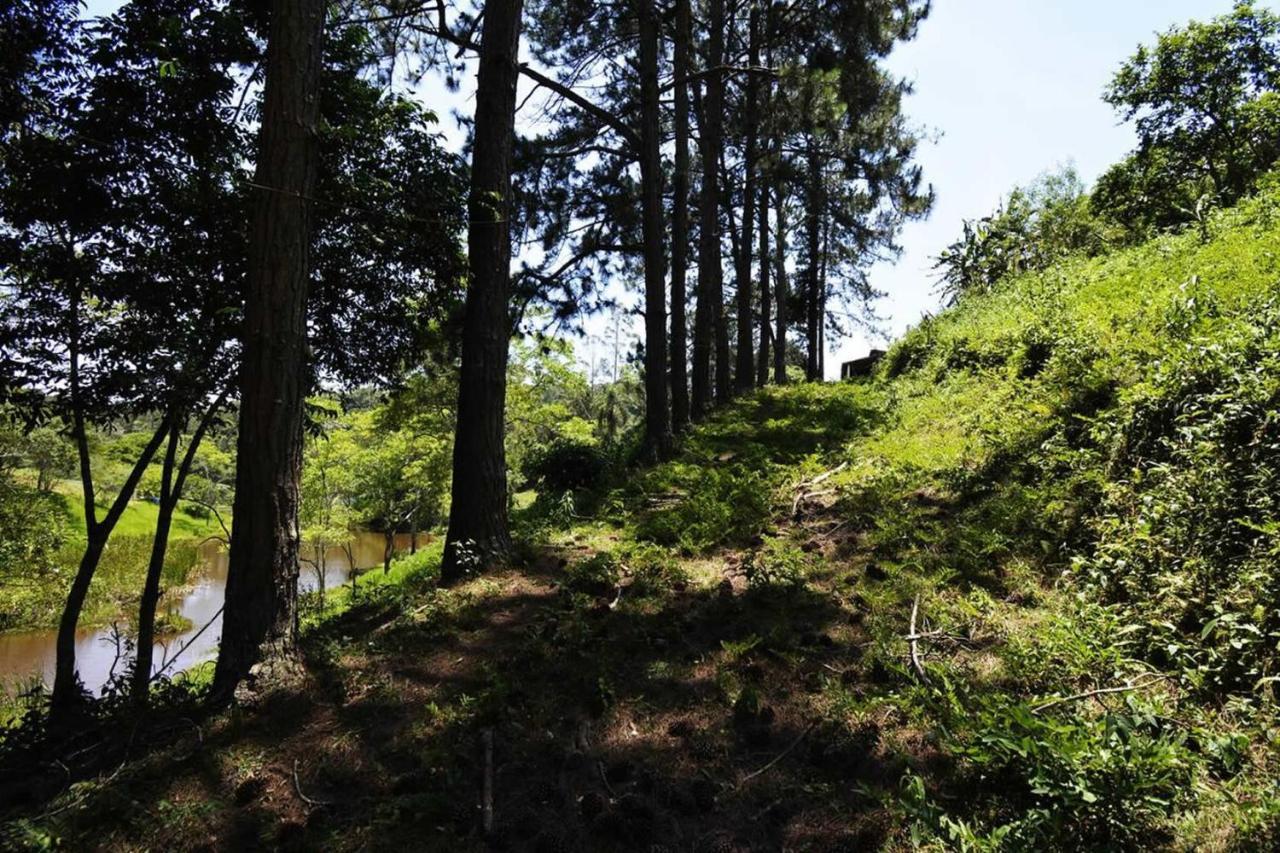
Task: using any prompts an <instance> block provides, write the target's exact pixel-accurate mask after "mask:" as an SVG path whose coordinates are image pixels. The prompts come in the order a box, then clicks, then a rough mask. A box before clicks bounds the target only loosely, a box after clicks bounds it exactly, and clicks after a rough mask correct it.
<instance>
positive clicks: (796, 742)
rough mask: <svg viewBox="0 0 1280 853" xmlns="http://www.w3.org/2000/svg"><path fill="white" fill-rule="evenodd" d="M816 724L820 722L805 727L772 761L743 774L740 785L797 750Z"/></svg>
mask: <svg viewBox="0 0 1280 853" xmlns="http://www.w3.org/2000/svg"><path fill="white" fill-rule="evenodd" d="M816 725H818V722H817V721H816V720H815V721H813V722H812V723H810V724H809V725H808V726H806V727H805V730H804V731H802V732H801V733H800V736H799V737H797V738H796V739H795V740H793V741H791V745H790V746H788V747H787V748H786V749H784V750H782V752H780V753H778V754H777V755H776V756H774V758H773V760H772V761H770V762H769V763H768V764H766V765H765V766H764V767H761V768H760V769H759V770H756V771H755V772H753V773H748V774H747V775H746V776H743V777H742V781H740V782H738V787H739V788H741V787H742V786H743V785H745V784H747V783H748V782H750V781H751V780H752V779H754V778H756V777H757V776H759V775H760V774H762V773H765V772H766V771H768V770H770V769H771V768H772V767H773V766H774V765H775V764H777V763H778V762H779V761H781V760H782V759H784V758H786V757H787V756H788V755H790V754H791V753H792V752H793V751H794V750H795V748H796V747H797V746H799V745H800V741H802V740H804V739H805V738H806V737H808V736H809V732H811V731H813V728H814V726H816Z"/></svg>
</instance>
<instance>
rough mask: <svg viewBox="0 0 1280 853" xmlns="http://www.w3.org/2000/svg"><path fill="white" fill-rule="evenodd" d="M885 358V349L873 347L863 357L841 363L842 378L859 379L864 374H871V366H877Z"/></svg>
mask: <svg viewBox="0 0 1280 853" xmlns="http://www.w3.org/2000/svg"><path fill="white" fill-rule="evenodd" d="M882 358H884V350H882V349H873V350H871V351H870V352H868V353H867V354H866V356H864V357H863V358H855V359H854V360H853V361H846V362H845V363H844V364H842V365H840V378H841V379H857V378H859V377H862V376H870V375H871V368H873V367H875V366H876V362H877V361H879V360H880V359H882Z"/></svg>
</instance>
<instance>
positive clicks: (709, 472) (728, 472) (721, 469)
mask: <svg viewBox="0 0 1280 853" xmlns="http://www.w3.org/2000/svg"><path fill="white" fill-rule="evenodd" d="M690 467H692V466H690ZM690 473H692V478H691V479H692V482H690V483H689V484H688V487H687V488H688V492H687V494H685V495H683V496H681V497H679V498H678V499H677V500H676V501H675V502H674V503H673V504H672V505H670V506H667V507H663V508H659V509H656V510H653V511H651V512H649V513H647V514H646V515H644V516H643V517H642V518H641V520H640V523H639V524H638V525H637V527H636V535H637V537H638V538H640V539H646V540H649V541H651V542H656V543H658V544H659V545H667V546H677V547H680V548H683V549H686V550H689V551H705V550H707V549H708V548H712V547H715V546H716V545H721V544H725V543H741V542H744V541H746V540H748V539H750V538H751V537H753V536H755V535H757V534H758V533H759V532H760V530H761V529H762V527H763V526H764V524H765V522H766V521H767V520H768V518H769V514H770V512H771V511H772V509H773V491H774V483H773V480H772V478H771V477H770V476H768V475H767V474H765V473H763V472H761V471H760V470H758V469H754V468H751V467H748V466H746V465H739V464H730V465H711V466H699V467H697V468H696V469H695V470H693V471H692V472H690Z"/></svg>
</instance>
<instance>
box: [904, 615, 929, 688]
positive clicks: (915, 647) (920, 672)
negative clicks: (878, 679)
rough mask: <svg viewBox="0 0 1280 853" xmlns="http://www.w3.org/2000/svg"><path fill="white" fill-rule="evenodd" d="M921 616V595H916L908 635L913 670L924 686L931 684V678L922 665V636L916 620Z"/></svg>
mask: <svg viewBox="0 0 1280 853" xmlns="http://www.w3.org/2000/svg"><path fill="white" fill-rule="evenodd" d="M919 615H920V593H918V592H917V593H916V599H915V601H914V602H913V603H912V604H911V629H910V633H908V634H907V643H908V645H909V647H910V650H911V668H912V669H914V670H915V671H916V675H917V676H919V678H920V681H921V682H922V683H924V684H928V683H929V676H928V675H926V674H925V671H924V664H922V663H920V634H918V633H917V632H916V618H917V617H918V616H919Z"/></svg>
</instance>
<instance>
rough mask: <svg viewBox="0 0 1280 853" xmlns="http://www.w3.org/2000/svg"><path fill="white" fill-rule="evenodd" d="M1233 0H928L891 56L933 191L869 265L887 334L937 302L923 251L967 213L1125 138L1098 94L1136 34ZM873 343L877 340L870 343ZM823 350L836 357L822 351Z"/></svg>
mask: <svg viewBox="0 0 1280 853" xmlns="http://www.w3.org/2000/svg"><path fill="white" fill-rule="evenodd" d="M1231 6H1232V2H1231V0H934V3H933V10H932V12H931V13H930V16H929V18H928V19H927V20H926V21H925V22H924V24H923V25H922V26H921V28H920V33H919V35H918V37H917V38H916V40H915V41H913V42H910V43H907V44H905V45H902V46H900V47H899V48H898V50H897V51H895V53H894V54H893V55H892V56H890V58H889V66H890V68H892V69H893V70H894V71H895V72H896V73H897V74H899V75H901V76H904V77H906V78H907V79H908V80H911V81H912V82H913V83H914V84H915V93H914V94H913V95H911V96H910V97H909V98H908V99H907V101H906V113H907V115H908V116H909V117H910V119H911V120H912V121H913V122H914V123H916V124H917V125H920V126H923V127H925V128H927V129H928V130H929V131H930V132H931V133H932V134H935V135H936V141H933V142H926V143H925V144H924V145H922V146H921V149H920V152H919V158H918V160H919V162H920V164H921V165H922V166H923V167H924V173H925V180H926V181H927V182H929V183H931V184H932V185H933V187H934V190H935V191H936V193H937V203H936V205H935V206H934V209H933V212H932V214H931V215H930V217H929V219H928V220H927V221H924V222H917V223H911V224H909V225H907V226H906V228H905V229H904V231H903V234H902V238H901V244H902V247H903V254H902V257H901V258H900V259H899V260H898V261H897V263H895V264H881V265H879V266H877V267H876V268H875V269H874V270H873V272H872V277H871V282H872V285H873V286H874V287H875V288H876V289H878V290H882V291H885V292H887V294H888V295H887V296H886V297H885V299H883V300H882V301H881V302H880V303H878V306H877V309H878V313H879V314H880V315H881V316H882V317H884V318H885V319H886V323H885V330H886V331H887V332H888V333H889V335H890V336H891V337H896V336H898V335H900V334H902V332H904V331H905V330H906V329H907V328H908V327H909V326H910V325H912V324H914V323H916V322H918V321H919V319H920V318H921V316H922V315H923V314H924V313H925V312H933V311H936V310H937V309H938V303H939V300H938V298H937V294H936V282H935V280H934V276H933V273H932V271H931V269H930V268H931V267H932V265H933V260H932V259H933V258H934V257H936V256H937V255H938V253H939V252H940V251H941V250H942V249H943V248H945V247H946V246H947V244H949V243H951V242H952V241H953V240H955V239H956V238H957V237H958V236H959V234H960V229H961V222H962V221H963V220H965V219H976V218H978V217H981V216H985V215H986V214H988V213H990V212H992V211H993V210H994V209H995V208H996V206H997V205H998V204H999V203H1000V200H1001V198H1002V197H1003V196H1005V195H1006V194H1007V193H1008V192H1009V191H1010V190H1011V189H1013V188H1014V187H1015V186H1019V185H1023V184H1026V183H1029V182H1030V181H1032V180H1034V179H1035V178H1036V177H1037V176H1039V175H1040V174H1042V173H1043V172H1045V171H1048V170H1052V169H1055V168H1057V167H1058V166H1061V165H1066V164H1073V165H1074V166H1075V168H1076V170H1077V171H1078V172H1079V174H1080V177H1081V178H1082V179H1083V180H1084V181H1085V183H1086V184H1091V183H1092V182H1093V181H1094V179H1096V178H1097V177H1098V176H1099V175H1100V174H1101V173H1102V172H1103V171H1104V170H1105V169H1106V168H1107V167H1108V166H1110V165H1111V164H1112V163H1114V162H1116V161H1117V160H1119V159H1120V158H1121V157H1123V156H1124V155H1125V154H1126V153H1127V152H1128V151H1130V150H1131V149H1132V148H1133V147H1134V145H1135V138H1134V135H1133V132H1132V130H1131V129H1130V128H1129V127H1128V126H1124V125H1121V124H1120V122H1119V117H1118V116H1117V114H1116V113H1115V111H1114V110H1113V109H1112V108H1111V107H1110V106H1108V105H1107V104H1106V103H1104V102H1103V101H1102V92H1103V89H1104V88H1105V86H1106V84H1107V82H1108V81H1109V80H1110V79H1111V75H1112V74H1113V73H1114V71H1115V70H1116V69H1117V68H1118V67H1119V66H1120V64H1121V63H1122V62H1123V61H1124V60H1125V59H1126V58H1128V57H1129V56H1131V55H1132V54H1133V52H1134V50H1135V49H1136V48H1137V46H1138V45H1139V44H1141V43H1150V42H1152V41H1154V35H1155V34H1156V33H1157V32H1163V31H1165V30H1167V29H1169V28H1170V27H1171V26H1175V25H1180V24H1183V23H1185V22H1187V21H1189V20H1192V19H1198V20H1205V19H1208V18H1211V17H1214V16H1216V15H1220V14H1223V13H1225V12H1228V11H1230V9H1231ZM870 344H875V340H874V339H873V338H868V337H867V336H865V335H857V336H854V337H850V338H849V339H846V340H845V341H844V342H842V343H841V344H840V345H839V347H838V349H836V351H835V352H834V353H833V354H830V353H829V354H828V357H827V372H828V374H829V375H838V371H839V363H840V361H842V360H847V359H850V358H856V357H858V356H861V355H864V354H865V353H866V351H867V348H868V346H869V345H870ZM875 345H880V344H875ZM833 356H834V357H833Z"/></svg>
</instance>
